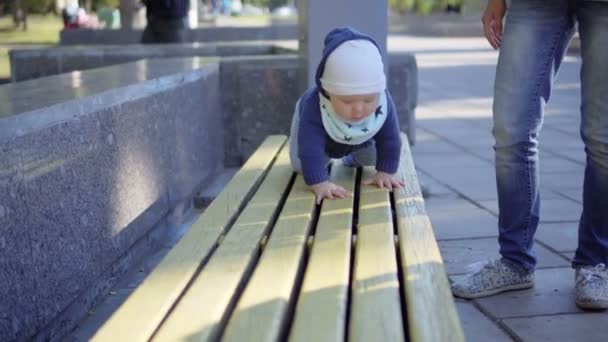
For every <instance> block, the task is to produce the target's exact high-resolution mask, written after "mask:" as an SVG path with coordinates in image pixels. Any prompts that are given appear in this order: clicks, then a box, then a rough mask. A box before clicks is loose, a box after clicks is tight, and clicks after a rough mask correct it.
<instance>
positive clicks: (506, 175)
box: [492, 0, 574, 273]
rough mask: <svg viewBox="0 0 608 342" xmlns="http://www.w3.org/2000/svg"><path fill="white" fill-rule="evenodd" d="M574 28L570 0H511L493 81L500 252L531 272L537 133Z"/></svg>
mask: <svg viewBox="0 0 608 342" xmlns="http://www.w3.org/2000/svg"><path fill="white" fill-rule="evenodd" d="M573 32H574V18H573V12H572V8H571V7H570V5H569V1H567V0H560V1H554V0H537V1H527V0H513V1H512V4H511V8H510V9H509V10H508V12H507V17H506V23H505V32H504V35H503V39H502V46H501V48H500V55H499V59H498V67H497V71H496V81H495V86H494V106H493V117H494V128H493V131H492V132H493V135H494V138H495V140H496V143H495V146H494V149H495V167H496V184H497V191H498V207H499V218H498V225H499V244H500V254H501V256H502V258H503V260H504V261H505V262H506V263H507V264H509V266H511V267H513V268H515V269H517V270H518V271H520V272H523V273H527V272H533V271H534V268H535V266H536V256H535V253H534V250H533V242H534V234H535V232H536V228H537V226H538V222H539V210H540V194H539V174H538V134H539V131H540V129H541V126H542V121H543V112H544V107H545V104H546V103H547V102H548V101H549V97H550V95H551V86H552V83H553V80H554V78H555V76H556V74H557V71H558V69H559V66H560V64H561V61H562V59H563V56H564V52H565V50H566V48H567V46H568V43H569V41H570V39H571V38H572V35H573Z"/></svg>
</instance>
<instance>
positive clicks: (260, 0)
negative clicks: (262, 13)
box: [243, 0, 269, 7]
mask: <svg viewBox="0 0 608 342" xmlns="http://www.w3.org/2000/svg"><path fill="white" fill-rule="evenodd" d="M243 3H244V4H252V5H254V6H258V7H268V3H269V0H244V1H243Z"/></svg>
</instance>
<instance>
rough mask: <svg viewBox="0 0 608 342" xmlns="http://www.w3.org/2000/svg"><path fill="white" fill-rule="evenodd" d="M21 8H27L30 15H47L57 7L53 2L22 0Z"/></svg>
mask: <svg viewBox="0 0 608 342" xmlns="http://www.w3.org/2000/svg"><path fill="white" fill-rule="evenodd" d="M21 6H22V7H23V8H26V9H27V11H28V13H42V14H47V13H49V12H51V11H52V10H53V8H54V7H55V1H53V0H21Z"/></svg>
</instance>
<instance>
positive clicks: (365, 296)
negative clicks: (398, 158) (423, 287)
mask: <svg viewBox="0 0 608 342" xmlns="http://www.w3.org/2000/svg"><path fill="white" fill-rule="evenodd" d="M374 173H375V170H374V169H373V168H367V167H366V168H364V172H363V177H362V179H367V178H368V177H370V176H372V175H373V174H374ZM351 296H352V297H351V313H350V324H349V332H348V333H349V341H362V342H366V341H404V340H405V333H404V326H403V316H402V314H401V303H400V297H399V276H398V271H397V253H396V251H395V238H394V231H393V217H392V213H391V203H390V199H389V193H388V191H386V190H382V189H379V188H378V187H376V186H370V185H363V184H362V185H361V191H360V196H359V224H358V227H357V242H356V245H355V265H354V270H353V282H352V292H351Z"/></svg>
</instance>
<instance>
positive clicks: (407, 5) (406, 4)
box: [388, 0, 416, 12]
mask: <svg viewBox="0 0 608 342" xmlns="http://www.w3.org/2000/svg"><path fill="white" fill-rule="evenodd" d="M415 4H416V0H389V1H388V5H389V7H390V8H392V9H393V10H395V11H398V12H406V11H411V10H412V9H414V5H415Z"/></svg>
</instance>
